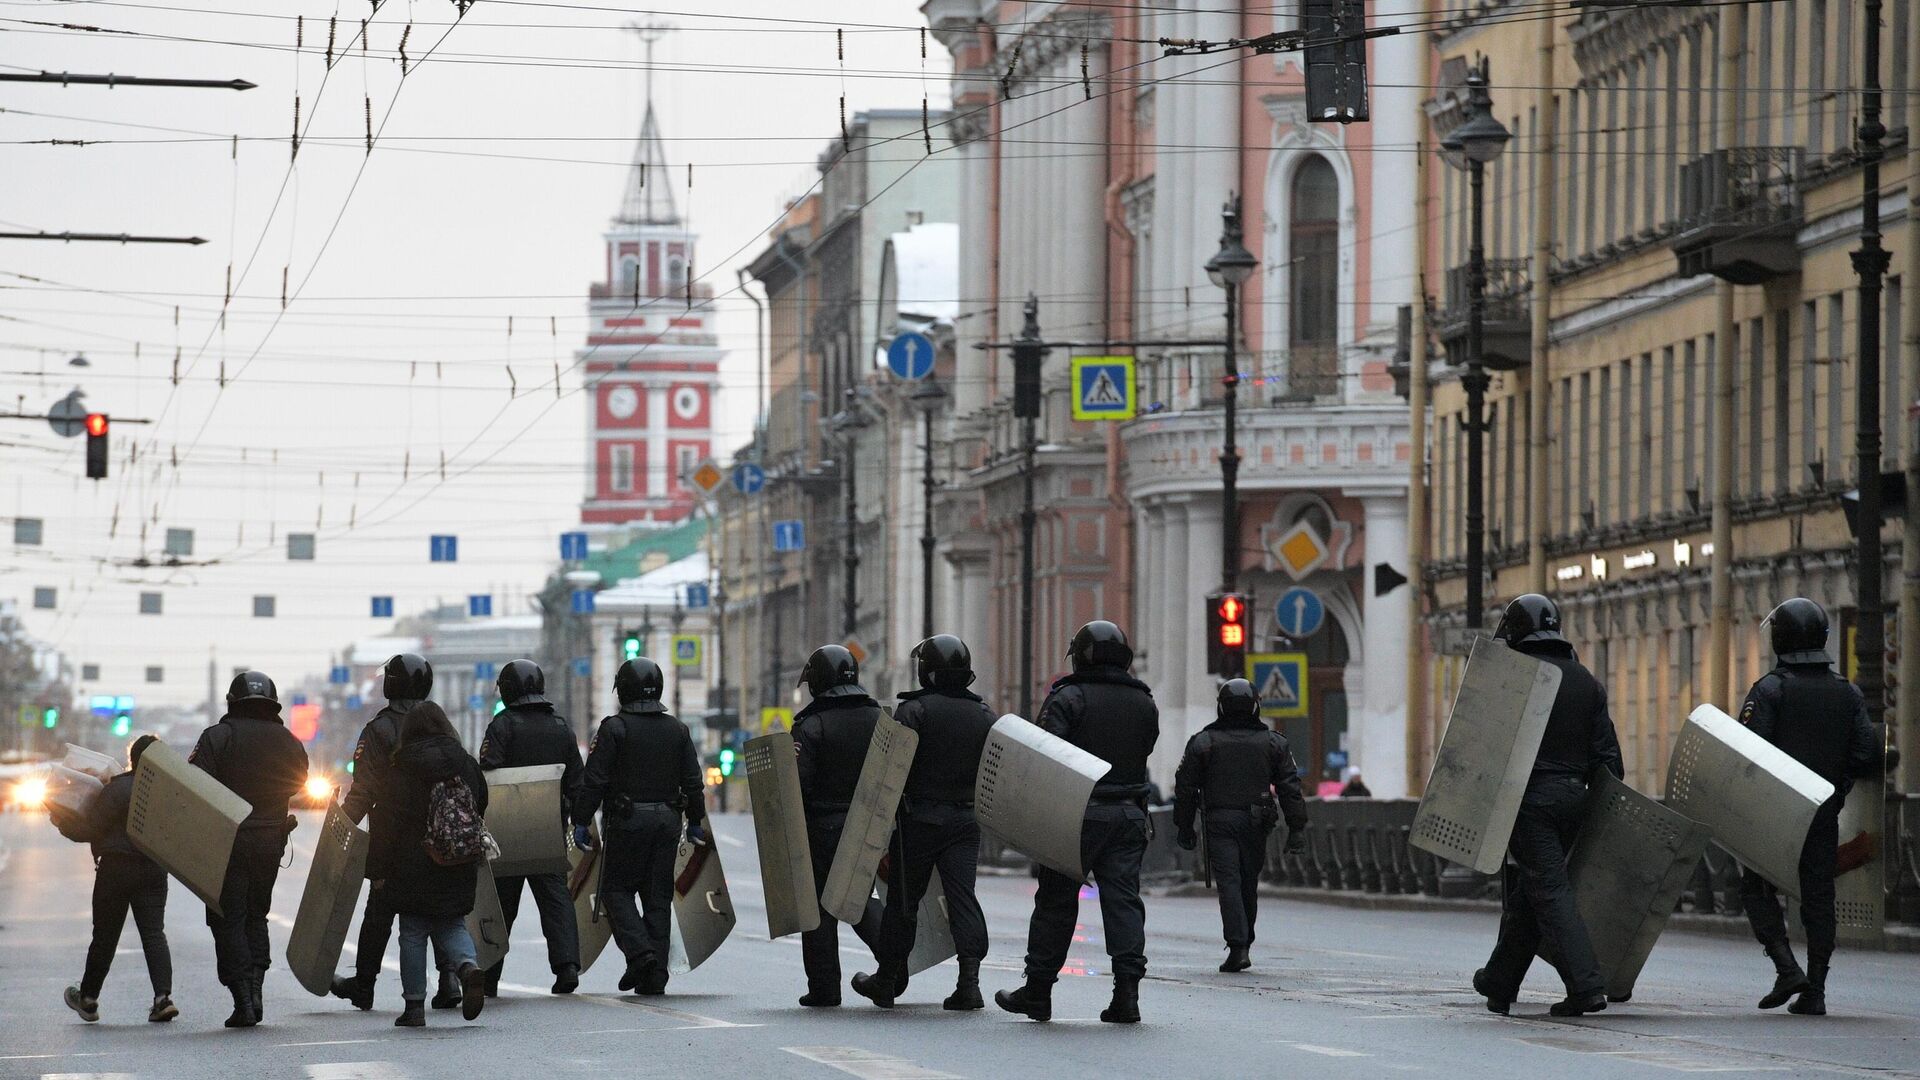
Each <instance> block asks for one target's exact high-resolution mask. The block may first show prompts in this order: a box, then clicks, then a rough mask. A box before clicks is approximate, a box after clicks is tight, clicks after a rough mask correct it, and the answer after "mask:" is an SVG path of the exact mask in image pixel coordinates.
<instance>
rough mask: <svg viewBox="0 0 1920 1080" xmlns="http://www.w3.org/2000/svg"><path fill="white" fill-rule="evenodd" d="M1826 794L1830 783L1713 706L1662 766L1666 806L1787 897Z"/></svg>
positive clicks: (1691, 719)
mask: <svg viewBox="0 0 1920 1080" xmlns="http://www.w3.org/2000/svg"><path fill="white" fill-rule="evenodd" d="M1832 796H1833V785H1832V784H1829V783H1827V782H1826V781H1825V780H1822V779H1821V778H1820V777H1819V776H1818V775H1816V774H1815V773H1814V771H1813V770H1812V769H1809V768H1807V767H1806V766H1805V765H1802V764H1800V763H1799V762H1798V761H1795V760H1794V759H1793V758H1791V757H1789V756H1787V754H1786V752H1785V751H1783V750H1781V749H1780V748H1779V747H1777V746H1775V745H1773V744H1772V743H1770V742H1768V741H1767V740H1765V739H1763V738H1761V737H1760V736H1758V735H1756V734H1754V733H1753V732H1751V731H1748V730H1747V728H1746V727H1745V725H1743V724H1741V723H1740V722H1739V721H1738V720H1735V719H1734V718H1733V717H1731V716H1728V715H1727V714H1726V713H1723V712H1721V711H1720V710H1719V709H1717V708H1715V707H1714V706H1712V705H1702V706H1700V707H1699V708H1697V709H1695V710H1693V712H1692V714H1690V715H1689V716H1688V717H1687V722H1686V723H1685V724H1684V725H1682V726H1681V728H1680V735H1679V737H1678V738H1676V739H1675V740H1674V743H1673V757H1672V759H1671V760H1670V761H1668V762H1667V805H1668V806H1670V807H1672V808H1673V809H1674V810H1675V811H1676V812H1678V813H1681V814H1685V815H1686V816H1687V817H1690V818H1692V819H1693V820H1695V821H1698V822H1700V823H1702V824H1704V825H1706V826H1707V827H1708V828H1709V829H1712V830H1713V838H1714V840H1715V841H1716V842H1718V843H1719V844H1720V846H1721V847H1723V848H1726V849H1727V850H1728V851H1730V852H1732V853H1733V857H1734V858H1736V859H1739V860H1740V864H1741V865H1742V866H1745V867H1746V868H1748V869H1749V870H1752V871H1754V872H1756V873H1758V874H1759V875H1760V876H1761V877H1763V878H1766V879H1767V880H1768V881H1770V882H1772V883H1773V884H1774V887H1775V888H1778V889H1779V890H1780V891H1782V892H1784V893H1787V894H1788V895H1791V896H1796V897H1797V896H1799V895H1800V849H1801V848H1802V847H1804V846H1806V842H1807V829H1808V827H1809V826H1810V825H1812V824H1813V815H1814V813H1815V812H1816V811H1818V810H1819V809H1820V804H1821V803H1823V802H1825V801H1827V800H1828V799H1829V798H1831V797H1832Z"/></svg>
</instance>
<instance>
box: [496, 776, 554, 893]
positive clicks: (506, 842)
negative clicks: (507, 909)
mask: <svg viewBox="0 0 1920 1080" xmlns="http://www.w3.org/2000/svg"><path fill="white" fill-rule="evenodd" d="M566 769H567V767H566V766H565V765H526V766H523V767H521V768H517V769H494V770H492V771H490V772H488V773H487V774H486V775H487V831H488V832H490V833H492V834H493V839H494V842H495V843H497V844H499V845H500V857H499V858H497V859H495V860H493V868H492V869H493V873H494V874H495V875H496V876H498V877H522V876H528V875H533V874H564V873H567V872H568V871H569V870H570V869H571V868H572V867H571V863H570V862H569V860H568V859H567V829H566V824H565V822H564V821H563V820H562V818H561V812H560V778H561V777H562V776H564V775H565V774H566Z"/></svg>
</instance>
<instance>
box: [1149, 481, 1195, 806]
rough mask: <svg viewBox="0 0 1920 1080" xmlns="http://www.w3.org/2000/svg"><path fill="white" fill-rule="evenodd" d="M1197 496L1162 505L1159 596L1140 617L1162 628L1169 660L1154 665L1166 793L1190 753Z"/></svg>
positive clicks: (1158, 763) (1156, 760)
mask: <svg viewBox="0 0 1920 1080" xmlns="http://www.w3.org/2000/svg"><path fill="white" fill-rule="evenodd" d="M1192 499H1193V497H1192V496H1191V495H1175V496H1171V497H1169V498H1168V499H1167V500H1165V502H1164V503H1163V504H1162V506H1163V509H1162V512H1161V513H1162V519H1163V520H1162V528H1161V544H1160V546H1159V550H1158V551H1157V552H1156V554H1155V558H1154V563H1155V568H1154V578H1153V580H1154V584H1155V585H1156V586H1157V591H1158V596H1157V597H1156V599H1155V600H1154V603H1153V606H1152V608H1151V609H1150V610H1143V611H1142V612H1141V613H1140V620H1139V621H1141V622H1144V623H1148V624H1150V625H1153V626H1157V627H1159V628H1160V632H1161V634H1162V635H1163V644H1162V648H1163V649H1164V651H1165V659H1164V660H1159V659H1156V660H1155V661H1154V663H1153V668H1154V671H1155V675H1154V677H1153V683H1152V684H1151V685H1152V686H1153V697H1154V700H1155V701H1157V702H1158V703H1159V705H1160V742H1159V743H1158V744H1157V746H1156V747H1155V749H1154V755H1153V776H1154V779H1155V780H1158V781H1159V782H1160V784H1161V786H1162V787H1163V788H1164V787H1165V786H1166V785H1168V784H1170V783H1172V779H1173V771H1172V770H1174V769H1176V768H1178V767H1179V765H1180V754H1181V752H1182V751H1183V750H1185V749H1186V737H1185V736H1183V735H1180V734H1179V731H1180V725H1179V723H1178V719H1179V716H1180V710H1181V707H1182V706H1181V703H1182V701H1183V695H1184V693H1185V688H1186V685H1187V653H1188V651H1189V649H1188V642H1187V635H1186V633H1185V629H1186V625H1187V623H1186V620H1185V619H1183V618H1181V615H1180V613H1181V612H1182V611H1183V610H1185V597H1186V594H1187V563H1186V551H1187V547H1188V543H1187V507H1188V505H1189V504H1190V503H1191V502H1192Z"/></svg>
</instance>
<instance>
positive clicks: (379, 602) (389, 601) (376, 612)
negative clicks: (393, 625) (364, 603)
mask: <svg viewBox="0 0 1920 1080" xmlns="http://www.w3.org/2000/svg"><path fill="white" fill-rule="evenodd" d="M373 617H374V618H376V619H391V618H393V597H391V596H376V597H374V598H373Z"/></svg>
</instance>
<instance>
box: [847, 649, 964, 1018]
mask: <svg viewBox="0 0 1920 1080" xmlns="http://www.w3.org/2000/svg"><path fill="white" fill-rule="evenodd" d="M913 661H914V669H915V672H916V674H917V675H918V676H919V679H920V689H918V690H910V691H908V692H906V693H904V694H901V695H900V708H899V710H898V711H897V712H896V713H895V714H894V719H896V720H898V721H899V722H900V724H901V726H902V727H906V728H908V729H910V730H912V731H915V732H917V733H918V734H919V736H920V745H919V747H918V748H917V749H916V750H915V751H914V755H913V767H912V768H911V770H909V771H908V773H907V785H906V789H905V791H904V792H903V794H902V795H901V798H900V814H899V825H898V827H897V829H896V831H895V833H894V843H893V854H892V859H893V880H892V882H891V884H890V885H889V887H888V889H887V904H886V915H885V918H884V920H883V921H882V923H881V928H880V942H881V946H880V968H879V970H878V971H876V972H875V973H874V974H872V975H866V974H860V975H855V976H854V977H853V989H854V991H855V992H856V993H858V994H860V995H861V996H863V997H866V998H868V999H869V1000H871V1001H873V1003H874V1004H876V1005H879V1006H880V1007H881V1008H883V1009H884V1008H891V1007H892V1006H893V1001H894V998H896V997H898V996H899V995H900V994H902V993H904V992H905V991H906V988H907V957H908V956H909V955H910V954H911V953H912V952H913V941H914V936H915V934H916V933H917V932H918V929H919V927H918V921H919V912H920V903H921V901H922V900H923V899H924V898H925V897H926V895H927V888H928V886H929V885H930V884H931V882H932V879H933V874H934V872H935V871H936V870H937V871H939V874H940V887H941V890H942V892H943V893H944V894H945V896H946V898H947V903H946V907H947V922H948V924H949V926H950V927H951V929H952V931H953V945H954V951H955V953H957V954H958V957H959V960H960V977H959V980H958V982H957V983H956V984H955V986H954V990H953V993H952V994H951V995H949V996H948V997H947V999H946V1000H945V1001H944V1002H942V1003H941V1006H942V1007H943V1008H946V1009H950V1010H955V1011H958V1010H966V1009H980V1008H985V1007H986V1002H985V1001H983V1000H982V999H981V997H980V961H981V960H983V959H985V958H986V955H987V918H986V916H985V915H984V914H983V913H982V912H981V911H980V900H979V898H978V897H976V896H975V895H974V889H973V887H974V877H975V875H976V873H977V872H978V870H979V865H980V824H979V822H977V821H975V820H974V816H973V788H974V782H975V780H976V779H977V778H978V777H979V773H980V755H981V754H982V752H984V751H985V750H986V746H987V732H988V731H991V730H992V729H993V724H994V720H995V717H994V715H993V710H992V709H989V708H987V703H986V702H985V701H982V700H981V699H980V697H979V695H977V694H975V693H973V692H972V691H970V690H968V689H967V687H968V686H971V685H972V684H973V677H974V676H973V655H972V654H971V653H970V652H969V651H968V649H967V643H966V642H964V641H961V640H960V639H959V638H957V637H954V636H953V635H952V634H938V635H935V636H934V637H930V638H928V639H927V640H925V641H923V642H921V643H920V644H919V645H917V646H915V647H914V650H913Z"/></svg>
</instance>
